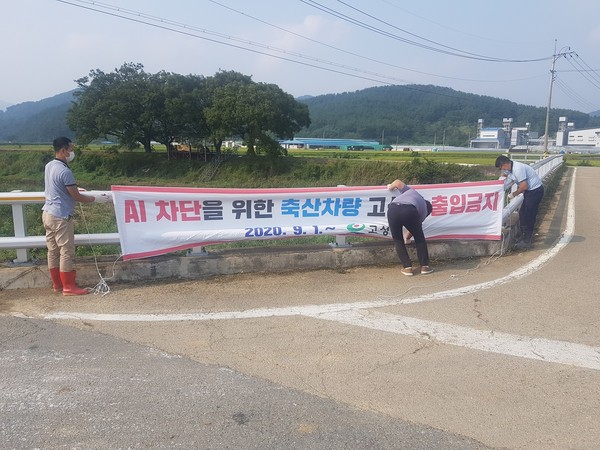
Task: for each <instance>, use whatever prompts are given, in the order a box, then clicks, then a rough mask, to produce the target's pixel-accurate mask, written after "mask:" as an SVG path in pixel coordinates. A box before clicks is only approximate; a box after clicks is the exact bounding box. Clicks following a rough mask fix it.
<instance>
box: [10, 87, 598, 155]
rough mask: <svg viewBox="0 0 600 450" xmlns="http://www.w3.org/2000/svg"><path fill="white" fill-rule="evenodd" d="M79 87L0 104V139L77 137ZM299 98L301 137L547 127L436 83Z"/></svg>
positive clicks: (531, 114)
mask: <svg viewBox="0 0 600 450" xmlns="http://www.w3.org/2000/svg"><path fill="white" fill-rule="evenodd" d="M75 91H76V90H72V91H68V92H63V93H61V94H57V95H54V96H52V97H48V98H46V99H42V100H39V101H31V102H24V103H20V104H17V105H11V106H9V107H8V108H7V109H6V111H1V110H0V142H20V143H42V142H43V143H46V142H51V141H52V139H53V138H54V137H56V136H59V135H65V136H69V137H71V138H72V137H74V136H73V135H74V133H73V132H72V131H71V130H70V129H69V127H68V126H67V124H66V115H67V111H68V110H69V108H70V107H71V103H72V101H73V99H74V95H73V94H74V93H75ZM297 100H298V101H301V102H304V103H306V104H307V105H308V106H309V111H310V115H311V121H312V124H311V126H310V127H309V128H307V129H303V130H302V131H301V132H299V133H298V134H297V136H298V137H315V136H316V137H323V138H360V139H369V140H381V141H385V143H389V144H393V143H397V142H398V141H401V142H403V143H407V144H414V145H417V144H419V143H431V142H434V141H435V140H436V139H437V140H438V142H442V139H444V140H445V142H446V144H447V145H459V146H464V145H467V144H468V142H469V140H470V139H471V138H473V137H475V134H476V127H477V122H478V120H479V119H483V120H484V126H486V127H493V126H497V127H500V126H502V120H503V119H504V118H509V117H510V118H512V119H513V126H519V127H521V126H525V124H526V123H530V126H531V130H532V131H538V132H539V134H540V135H542V134H543V131H544V122H545V115H546V108H542V107H534V106H527V105H521V104H518V103H515V102H512V101H509V100H505V99H500V98H496V97H490V96H482V95H478V94H470V93H465V92H461V91H455V90H453V89H451V88H445V87H439V86H433V85H401V86H400V85H397V86H378V87H371V88H366V89H362V90H357V91H353V92H342V93H335V94H324V95H319V96H310V95H305V96H301V97H297ZM595 113H597V115H596V116H593V115H591V114H590V115H588V114H585V113H582V112H579V111H574V110H566V109H552V110H551V119H550V131H551V132H555V131H556V129H557V127H558V117H560V116H566V117H567V118H568V120H569V121H570V122H571V121H572V122H575V125H576V127H577V128H578V129H581V128H585V127H586V126H590V127H595V126H598V127H600V111H596V112H595Z"/></svg>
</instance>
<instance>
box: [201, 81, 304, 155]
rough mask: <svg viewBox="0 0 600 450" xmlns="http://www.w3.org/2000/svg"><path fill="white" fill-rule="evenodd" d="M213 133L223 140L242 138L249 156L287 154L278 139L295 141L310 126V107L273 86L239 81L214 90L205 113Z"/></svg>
mask: <svg viewBox="0 0 600 450" xmlns="http://www.w3.org/2000/svg"><path fill="white" fill-rule="evenodd" d="M205 114H206V119H207V122H208V124H209V127H210V128H211V129H212V130H219V133H220V134H221V135H222V136H225V135H229V136H240V137H241V138H242V139H243V141H244V144H245V145H246V146H247V148H248V154H250V155H255V154H257V153H260V152H264V153H266V154H268V155H272V156H278V155H282V154H285V150H284V149H283V148H282V147H281V146H280V145H279V143H278V139H285V138H291V137H293V135H294V133H295V132H297V131H300V130H301V129H302V128H303V127H307V126H309V125H310V117H309V113H308V107H307V106H306V105H305V104H302V103H299V102H297V101H296V100H295V99H294V98H293V97H292V96H291V95H289V94H286V93H285V92H283V91H282V90H281V89H280V88H279V87H278V86H276V85H274V84H265V83H248V82H247V81H246V80H238V81H234V82H233V83H227V84H224V85H222V86H219V87H217V88H215V89H214V95H213V98H212V104H211V106H210V107H209V108H207V109H206V111H205Z"/></svg>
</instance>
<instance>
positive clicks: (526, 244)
mask: <svg viewBox="0 0 600 450" xmlns="http://www.w3.org/2000/svg"><path fill="white" fill-rule="evenodd" d="M530 248H531V243H529V242H527V241H519V242H517V243H516V244H515V250H529V249H530Z"/></svg>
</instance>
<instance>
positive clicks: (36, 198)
mask: <svg viewBox="0 0 600 450" xmlns="http://www.w3.org/2000/svg"><path fill="white" fill-rule="evenodd" d="M513 158H514V159H515V160H519V159H520V158H518V157H514V156H513ZM527 162H528V161H527ZM562 162H563V158H562V155H556V156H551V157H548V158H544V159H540V160H538V161H537V162H535V163H534V164H532V167H533V168H534V169H535V170H536V171H537V173H538V174H539V175H540V176H541V177H542V179H544V178H546V177H547V176H548V175H549V174H551V173H552V172H554V170H556V169H557V168H558V167H559V166H560V165H561V164H562ZM504 187H505V189H506V190H509V189H512V188H513V186H512V183H507V184H506V185H505V186H504ZM85 194H90V195H97V194H108V195H112V194H111V192H110V191H86V192H85ZM522 202H523V199H522V196H521V195H520V196H518V197H517V198H515V199H513V200H512V201H511V202H510V203H509V204H508V205H506V206H505V207H504V211H503V215H502V221H503V224H505V223H507V222H508V221H509V218H510V215H511V214H512V213H513V212H514V211H517V210H518V209H519V207H520V206H521V203H522ZM43 203H44V193H43V192H21V191H12V192H0V205H7V204H9V205H12V217H13V224H14V236H13V237H10V236H9V237H0V248H4V249H16V251H17V258H16V259H15V260H14V262H15V263H24V262H27V261H28V260H29V254H28V251H27V250H28V249H30V248H45V247H46V238H45V236H27V231H26V230H27V224H26V222H25V210H24V205H27V204H43ZM40 217H41V208H40ZM75 244H76V245H89V244H120V241H119V233H96V234H76V235H75ZM334 246H335V247H347V246H348V245H347V244H346V241H345V236H336V240H335V243H334Z"/></svg>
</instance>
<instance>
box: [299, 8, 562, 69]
mask: <svg viewBox="0 0 600 450" xmlns="http://www.w3.org/2000/svg"><path fill="white" fill-rule="evenodd" d="M300 2H302V3H304V4H306V5H308V6H312V7H313V8H316V9H318V10H320V11H323V12H325V13H327V14H330V15H332V16H334V17H337V18H339V19H342V20H344V21H346V22H349V23H351V24H354V25H356V26H358V27H361V28H364V29H367V30H369V31H372V32H374V33H377V34H380V35H382V36H385V37H389V38H391V39H394V40H398V41H400V42H404V43H406V44H409V45H413V46H416V47H420V48H423V49H425V50H430V51H433V52H437V53H442V54H446V55H450V56H456V57H459V58H466V59H472V60H478V61H487V62H504V63H532V62H540V61H548V60H551V59H552V56H545V57H541V58H535V59H507V58H496V57H491V56H485V55H478V54H476V53H471V52H467V51H464V50H459V49H456V48H453V47H449V46H446V45H444V44H441V43H439V42H435V41H432V40H430V39H427V38H424V37H422V36H419V35H416V34H414V33H411V32H409V31H406V30H404V29H402V28H398V27H396V26H395V25H392V24H390V23H388V22H386V21H384V20H382V19H379V18H377V17H375V16H372V15H370V14H368V13H366V12H364V11H362V10H360V9H358V8H355V7H353V6H351V5H349V4H348V3H345V2H343V1H341V0H338V2H339V3H342V4H344V5H346V6H347V7H349V8H351V9H353V10H354V11H356V12H359V13H361V14H363V15H365V16H367V17H369V18H371V19H374V20H376V21H378V22H381V23H383V24H385V25H387V26H389V27H392V28H394V29H396V30H399V31H401V32H403V33H405V34H408V35H410V36H413V37H416V38H418V39H421V40H422V41H425V42H429V43H431V44H434V45H437V46H438V47H439V48H438V47H432V46H431V45H428V44H423V43H420V42H417V41H414V40H410V39H407V38H403V37H400V36H398V35H395V34H392V33H389V32H387V31H384V30H382V29H380V28H376V27H373V26H371V25H368V24H366V23H365V22H362V21H360V20H358V19H354V18H352V17H350V16H348V15H346V14H343V13H341V12H339V11H336V10H334V9H332V8H329V7H327V6H325V5H322V4H321V3H319V2H316V1H314V0H300ZM451 50H452V51H451Z"/></svg>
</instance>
